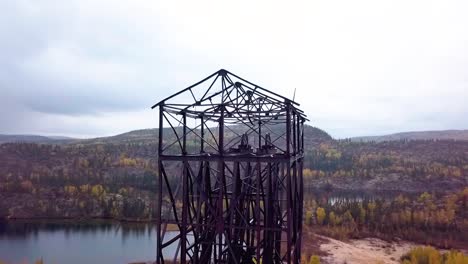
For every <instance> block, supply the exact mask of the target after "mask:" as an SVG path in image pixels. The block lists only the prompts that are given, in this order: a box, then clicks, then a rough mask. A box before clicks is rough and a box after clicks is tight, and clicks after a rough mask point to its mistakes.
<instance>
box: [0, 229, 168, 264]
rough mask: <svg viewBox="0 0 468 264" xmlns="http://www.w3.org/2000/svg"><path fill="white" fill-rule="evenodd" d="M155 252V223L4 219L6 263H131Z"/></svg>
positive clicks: (0, 251)
mask: <svg viewBox="0 0 468 264" xmlns="http://www.w3.org/2000/svg"><path fill="white" fill-rule="evenodd" d="M171 235H173V234H168V236H171ZM155 252H156V230H155V228H154V227H153V225H151V224H120V223H116V222H108V221H92V222H87V223H76V222H75V223H73V222H50V221H48V222H23V221H22V222H18V221H14V222H0V261H4V262H6V263H34V261H35V260H38V259H41V258H42V259H43V260H44V264H61V263H67V264H78V263H80V264H83V263H100V264H111V263H112V264H115V263H130V262H136V261H149V260H154V259H155V254H156V253H155Z"/></svg>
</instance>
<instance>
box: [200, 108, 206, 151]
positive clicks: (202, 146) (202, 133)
mask: <svg viewBox="0 0 468 264" xmlns="http://www.w3.org/2000/svg"><path fill="white" fill-rule="evenodd" d="M200 137H201V142H200V153H205V118H204V116H203V115H201V116H200Z"/></svg>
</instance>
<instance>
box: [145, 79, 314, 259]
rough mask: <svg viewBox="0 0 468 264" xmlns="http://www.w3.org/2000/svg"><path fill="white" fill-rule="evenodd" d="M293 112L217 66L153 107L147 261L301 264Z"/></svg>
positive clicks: (297, 119)
mask: <svg viewBox="0 0 468 264" xmlns="http://www.w3.org/2000/svg"><path fill="white" fill-rule="evenodd" d="M298 106H299V104H298V103H296V102H294V101H292V100H290V99H287V98H285V97H283V96H281V95H278V94H276V93H274V92H272V91H269V90H267V89H265V88H262V87H260V86H258V85H256V84H253V83H251V82H249V81H247V80H244V79H242V78H241V77H239V76H237V75H235V74H233V73H230V72H228V71H227V70H219V71H217V72H215V73H214V74H212V75H210V76H208V77H207V78H205V79H203V80H202V81H200V82H198V83H196V84H194V85H192V86H190V87H188V88H186V89H184V90H182V91H180V92H178V93H176V94H174V95H172V96H170V97H168V98H166V99H164V100H162V101H160V102H159V103H157V104H155V105H154V106H153V107H152V108H156V109H159V148H158V165H159V174H158V187H157V188H158V190H157V224H156V225H157V254H156V263H182V264H185V263H195V264H198V263H200V264H205V263H265V264H269V263H297V264H298V263H300V258H301V239H302V214H303V212H302V203H303V186H302V168H303V157H304V122H305V121H306V120H307V119H306V116H305V114H304V113H303V112H302V111H301V110H300V109H299V108H298ZM164 127H165V128H164ZM163 128H164V129H163Z"/></svg>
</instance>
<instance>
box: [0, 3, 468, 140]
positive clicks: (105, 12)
mask: <svg viewBox="0 0 468 264" xmlns="http://www.w3.org/2000/svg"><path fill="white" fill-rule="evenodd" d="M176 2H178V3H176ZM253 2H255V3H253ZM291 2H292V1H288V4H287V5H286V1H279V2H274V1H265V2H259V1H245V2H243V1H240V2H239V1H210V2H205V1H199V0H197V1H187V2H184V3H182V2H181V1H160V2H157V1H150V0H148V1H135V0H132V1H117V0H109V1H107V0H106V1H97V0H89V1H86V0H77V1H71V0H70V1H69V0H67V1H56V0H51V1H42V0H31V1H25V0H11V1H10V0H0V92H1V95H0V133H21V134H44V135H65V136H74V137H94V136H107V135H113V134H118V133H122V132H126V131H129V130H135V129H140V128H149V127H156V126H157V121H156V112H153V111H151V110H150V106H151V105H152V104H153V103H155V102H157V101H159V100H160V99H162V98H163V97H165V96H168V95H170V94H172V93H174V92H176V91H178V90H181V89H183V88H185V87H186V86H188V85H190V84H192V83H194V82H196V81H198V80H200V79H202V78H204V77H206V76H208V75H209V74H211V73H213V72H215V71H217V70H218V69H220V68H225V69H227V70H229V71H231V72H233V73H236V74H237V75H239V76H242V77H244V78H246V79H247V80H250V81H252V82H254V83H257V84H259V85H261V86H263V87H265V88H268V89H272V90H273V91H275V92H277V93H280V94H283V95H285V96H287V97H292V96H293V93H294V89H297V91H296V101H298V102H299V103H300V104H301V108H302V109H304V110H305V112H306V114H307V115H308V116H309V118H310V119H311V121H310V124H311V125H314V126H317V127H320V128H322V129H324V130H326V131H328V132H329V133H330V134H331V135H332V136H334V137H337V138H342V137H351V136H359V135H376V134H386V133H393V132H398V131H409V130H439V129H468V103H467V99H468V15H467V14H468V1H466V0H460V1H448V0H441V1H428V0H421V1H411V0H402V1H398V0H392V1H378V0H368V1H349V0H343V1H330V0H324V1H318V0H309V1H304V2H296V3H291Z"/></svg>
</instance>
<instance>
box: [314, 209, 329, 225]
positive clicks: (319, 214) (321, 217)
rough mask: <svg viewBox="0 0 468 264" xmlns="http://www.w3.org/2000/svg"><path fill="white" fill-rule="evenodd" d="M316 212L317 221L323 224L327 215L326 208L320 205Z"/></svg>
mask: <svg viewBox="0 0 468 264" xmlns="http://www.w3.org/2000/svg"><path fill="white" fill-rule="evenodd" d="M316 214H317V223H318V224H319V225H322V224H323V222H324V220H325V216H326V215H327V214H326V212H325V209H324V208H322V207H318V208H317V211H316Z"/></svg>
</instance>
